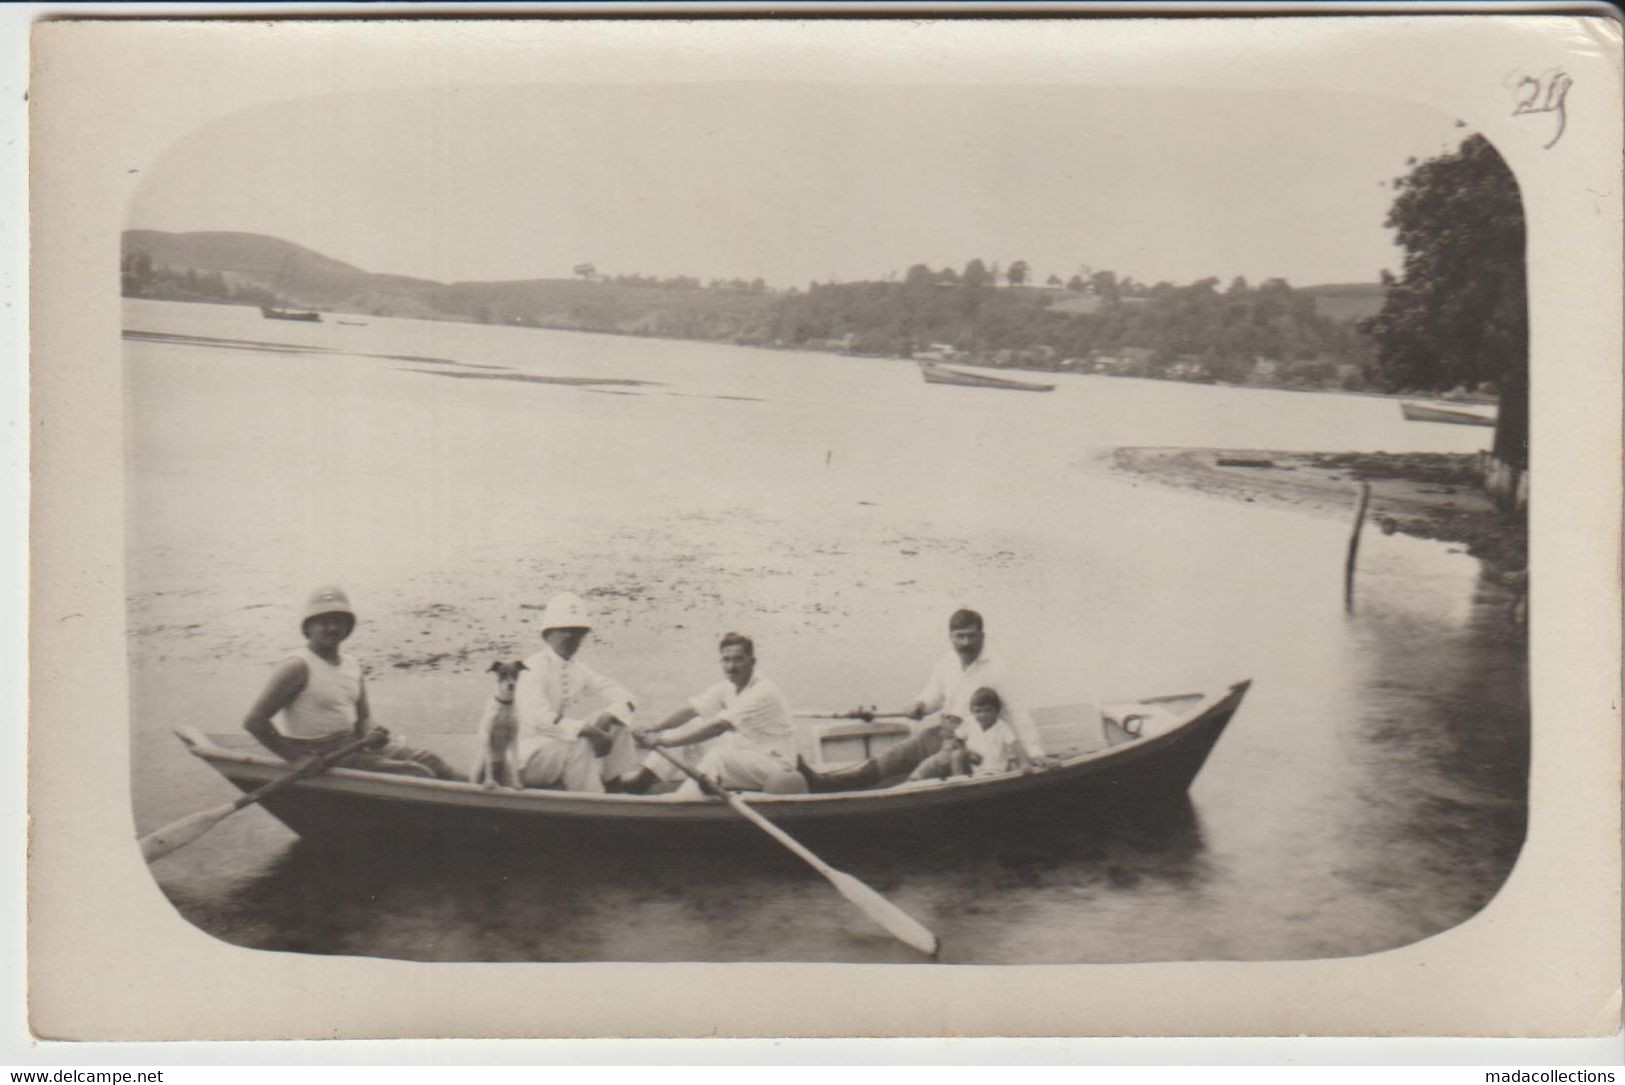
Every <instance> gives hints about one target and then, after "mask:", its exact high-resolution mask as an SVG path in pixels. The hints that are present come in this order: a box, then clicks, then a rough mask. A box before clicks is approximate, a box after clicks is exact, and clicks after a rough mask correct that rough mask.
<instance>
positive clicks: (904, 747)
mask: <svg viewBox="0 0 1625 1085" xmlns="http://www.w3.org/2000/svg"><path fill="white" fill-rule="evenodd" d="M986 639H987V638H986V634H985V632H984V630H983V627H982V616H981V615H980V614H978V613H977V612H976V611H974V610H965V609H961V610H956V611H954V613H953V614H952V616H950V617H949V619H948V642H949V645H950V647H949V650H948V651H947V652H946V653H945V654H944V655H943V656H942V658H940V659H939V660H937V665H936V666H935V667H934V668H932V671H931V677H930V678H929V679H927V680H926V683H925V688H924V689H922V690H921V691H920V695H919V697H918V698H917V699H916V700H915V702H914V704H913V706H912V707H910V708H908V709H906V710H904V711H901V712H862V713H860V712H854V713H852V715H853V716H856V717H859V718H864V717H869V718H872V717H873V716H877V715H880V716H909V717H912V718H913V719H916V720H922V719H924V718H925V717H926V716H929V715H931V714H932V713H935V712H942V713H944V714H947V715H954V716H959V717H960V718H962V719H968V718H969V717H970V716H971V715H972V712H971V707H970V696H971V694H972V693H973V692H975V691H976V690H977V689H978V688H980V687H983V686H986V687H987V688H989V689H991V690H994V691H995V692H997V693H998V695H999V698H1000V700H1001V701H1002V702H1003V708H1002V710H1001V712H1002V715H1003V716H1004V718H1005V719H1007V720H1008V721H1009V723H1010V726H1011V728H1012V730H1013V731H1014V733H1015V734H1016V736H1017V737H1018V738H1020V739H1021V743H1022V745H1023V746H1024V747H1025V749H1026V752H1027V754H1028V755H1029V756H1030V757H1032V758H1034V759H1041V758H1043V756H1044V744H1043V740H1042V739H1041V738H1040V737H1039V734H1038V727H1037V726H1036V725H1035V724H1034V723H1033V720H1032V716H1030V715H1029V714H1028V712H1027V708H1026V702H1025V700H1023V698H1021V697H1020V696H1019V694H1018V693H1017V691H1016V688H1015V683H1014V682H1012V681H1011V679H1010V677H1009V675H1008V674H1006V672H1005V669H1004V666H1003V665H1002V663H1001V662H1000V661H999V660H998V659H997V658H995V657H994V656H992V655H990V654H989V653H988V652H986V651H985V650H984V647H985V644H986ZM942 731H943V729H942V724H941V722H940V721H938V722H935V723H930V724H927V725H926V726H924V727H922V728H920V729H919V730H918V731H916V732H915V733H914V734H913V735H912V736H910V737H909V738H907V739H905V740H904V741H902V742H900V743H898V744H897V745H896V746H893V747H891V748H890V749H887V750H883V751H882V752H881V753H880V754H879V756H877V757H871V758H869V759H868V760H866V761H861V762H859V763H858V764H856V765H853V766H850V767H848V768H843V769H837V770H835V771H834V772H818V771H815V770H814V769H813V768H812V767H811V766H810V765H807V764H805V763H798V764H797V766H796V768H797V769H798V770H799V771H800V772H801V775H802V776H804V777H805V778H806V780H807V786H808V789H809V790H811V791H850V790H852V789H854V788H863V787H873V786H875V785H876V784H879V783H882V782H890V781H894V780H897V779H902V778H905V777H907V776H908V774H909V773H911V772H912V771H914V769H915V768H917V767H918V766H919V765H920V763H921V762H923V761H924V760H925V759H926V758H928V757H930V756H931V755H933V754H935V753H937V752H938V751H939V750H941V749H942V743H943V734H942Z"/></svg>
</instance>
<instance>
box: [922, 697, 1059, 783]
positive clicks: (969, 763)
mask: <svg viewBox="0 0 1625 1085" xmlns="http://www.w3.org/2000/svg"><path fill="white" fill-rule="evenodd" d="M1003 708H1004V705H1003V703H1002V702H1001V701H1000V700H999V695H998V693H996V692H995V691H994V690H991V689H989V688H988V687H986V686H983V687H982V688H980V689H978V690H977V691H976V692H975V693H973V694H971V697H970V710H971V716H972V717H974V719H975V721H976V725H975V726H973V727H968V728H967V727H965V726H964V722H965V721H964V720H962V719H960V718H959V717H958V716H943V718H942V723H943V728H944V731H943V744H942V749H940V750H938V751H937V752H936V753H934V754H932V755H931V756H930V757H928V758H926V759H925V760H924V761H922V762H920V765H919V767H918V768H916V769H915V770H914V772H913V773H912V774H911V775H910V776H909V779H910V780H946V779H948V778H949V777H951V776H997V775H998V774H1000V773H1004V772H1009V771H1011V770H1012V769H1021V770H1022V771H1024V772H1025V771H1026V770H1028V769H1030V768H1032V767H1033V761H1032V758H1031V757H1030V756H1028V754H1027V748H1026V747H1025V746H1023V745H1022V744H1021V739H1020V738H1018V737H1017V736H1016V732H1015V728H1013V727H1011V726H1010V722H1009V721H1008V720H1005V719H1001V718H1000V713H1001V712H1002V710H1003Z"/></svg>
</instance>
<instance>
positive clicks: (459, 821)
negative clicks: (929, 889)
mask: <svg viewBox="0 0 1625 1085" xmlns="http://www.w3.org/2000/svg"><path fill="white" fill-rule="evenodd" d="M1249 684H1250V683H1249V682H1239V683H1237V684H1236V685H1234V686H1231V687H1229V688H1228V689H1224V690H1222V691H1219V692H1217V693H1212V694H1200V693H1190V694H1180V695H1176V696H1171V697H1152V698H1148V699H1145V700H1140V701H1132V702H1126V703H1122V704H1114V705H1110V706H1106V707H1104V708H1096V707H1094V706H1087V705H1071V706H1062V707H1057V708H1040V709H1035V710H1034V712H1033V718H1034V722H1035V723H1037V725H1038V726H1039V728H1040V730H1041V731H1042V732H1043V737H1044V741H1045V743H1046V746H1047V747H1048V748H1049V749H1050V750H1051V751H1052V752H1054V753H1056V754H1057V755H1059V756H1060V758H1061V760H1060V762H1059V763H1058V764H1056V765H1053V766H1049V767H1045V768H1042V769H1039V770H1036V771H1033V772H1030V773H1021V772H1011V773H1005V774H1002V775H997V776H987V777H979V778H974V779H972V778H968V777H961V778H956V779H953V780H949V781H944V782H931V783H916V784H904V785H901V786H893V787H882V788H873V789H869V790H863V791H849V792H839V793H832V794H817V795H812V794H791V795H769V794H752V795H749V796H747V798H748V801H749V803H750V804H751V807H752V808H753V809H755V810H757V811H759V812H760V813H761V814H762V815H763V816H765V817H767V818H768V819H769V820H771V821H772V822H774V823H775V824H777V825H779V826H780V827H782V828H783V829H785V830H786V831H788V832H790V833H793V834H795V835H796V836H797V837H798V838H799V837H802V836H803V835H805V838H806V839H808V840H826V841H847V842H857V843H860V844H861V843H865V842H867V843H873V842H874V841H875V840H876V839H877V838H878V839H882V840H886V841H890V840H893V839H903V838H905V837H909V836H913V835H915V834H917V833H919V832H925V833H937V832H942V831H944V830H946V831H950V832H951V831H955V830H975V829H978V828H980V829H984V830H985V829H987V828H988V827H989V826H999V827H1009V826H1017V825H1020V824H1022V823H1023V821H1024V820H1025V821H1027V822H1028V823H1030V821H1031V819H1034V818H1040V819H1044V820H1045V822H1046V823H1047V824H1053V823H1054V821H1055V818H1056V817H1057V816H1066V815H1068V814H1071V813H1075V812H1077V811H1080V810H1091V809H1094V810H1098V809H1101V808H1110V807H1121V808H1127V809H1145V808H1147V807H1149V806H1151V805H1153V804H1155V803H1157V802H1159V801H1168V800H1174V799H1178V798H1180V797H1182V796H1184V794H1185V792H1186V790H1187V789H1188V788H1189V787H1190V784H1191V781H1192V780H1193V779H1194V778H1195V776H1196V774H1197V773H1198V772H1199V771H1200V770H1201V768H1202V765H1203V763H1204V762H1205V761H1206V760H1207V757H1208V753H1209V751H1211V750H1212V749H1213V744H1214V743H1215V742H1217V741H1218V739H1219V736H1220V734H1221V733H1223V731H1224V729H1225V726H1226V725H1227V724H1228V723H1229V722H1230V718H1231V717H1232V716H1233V715H1234V714H1235V712H1236V709H1237V707H1238V706H1239V705H1240V704H1241V700H1242V698H1243V696H1245V694H1246V692H1247V688H1248V686H1249ZM907 732H908V728H907V725H905V724H900V723H888V722H886V721H881V720H876V721H872V722H864V721H857V720H852V721H829V722H823V723H820V724H817V725H815V726H813V727H811V728H809V729H808V731H807V733H806V734H804V735H803V736H802V744H803V748H804V752H805V753H808V754H810V755H811V757H810V759H811V760H815V761H816V762H817V763H820V764H822V765H823V766H824V767H831V766H833V765H836V764H840V763H842V762H850V761H852V760H856V759H858V758H861V757H863V756H867V755H869V754H872V753H875V752H878V751H879V750H880V749H882V748H883V747H884V746H885V745H886V744H888V743H891V742H896V741H900V740H901V739H902V737H903V736H904V735H906V734H907ZM176 733H177V735H179V737H180V738H181V740H182V741H183V742H184V743H185V744H186V746H187V748H188V749H189V750H190V751H191V752H192V753H193V754H194V755H195V756H197V757H198V758H200V759H201V760H203V761H204V762H206V763H207V764H208V765H209V766H210V767H211V768H213V769H214V770H215V771H217V772H219V773H220V774H221V775H222V776H224V777H225V778H226V779H227V780H229V781H230V782H231V783H232V784H234V785H235V786H236V787H238V788H239V789H241V790H242V791H244V792H248V791H252V790H253V789H255V788H257V787H259V786H261V785H263V784H266V783H269V782H270V781H272V780H276V779H279V778H281V777H282V776H284V775H285V774H286V773H287V771H288V770H287V765H286V764H284V763H283V762H281V761H279V760H277V759H276V758H274V757H270V756H268V755H267V754H266V753H264V751H263V750H261V749H260V747H259V746H258V745H256V744H254V743H253V741H252V740H251V739H249V738H248V737H247V736H245V735H242V734H236V735H229V736H206V735H204V734H202V733H201V732H198V731H195V730H193V729H190V728H180V729H177V731H176ZM457 737H458V738H459V739H460V740H461V741H462V742H463V743H465V744H471V743H472V741H473V739H472V736H457ZM430 738H431V736H423V735H418V734H414V735H413V736H412V740H413V742H414V743H419V744H423V745H437V746H439V745H440V744H439V743H436V742H431V741H429V739H430ZM440 748H441V750H442V752H444V753H448V754H450V755H451V756H453V757H456V756H457V755H456V754H455V753H454V752H452V751H451V750H450V749H449V748H446V747H444V746H441V747H440ZM469 748H470V749H471V746H469ZM464 752H465V753H466V752H467V751H466V750H465V751H464ZM465 761H466V758H465ZM454 763H462V762H454ZM263 805H264V807H265V808H266V809H267V810H268V811H270V813H271V814H272V815H274V816H275V817H277V818H278V819H280V820H281V821H282V822H283V823H284V824H285V825H287V826H288V827H289V828H290V829H292V830H293V831H294V832H296V833H298V834H300V835H301V836H304V837H308V838H328V839H333V838H357V837H372V838H375V839H378V838H381V839H387V840H391V841H393V842H395V843H397V844H406V845H408V846H411V847H419V846H429V845H433V844H437V843H450V842H453V841H456V842H460V843H462V844H465V845H466V844H467V843H468V842H470V841H472V842H474V843H480V842H485V843H489V844H501V843H511V844H517V845H520V846H523V847H526V848H530V847H536V848H544V847H547V846H548V845H549V844H553V845H563V846H564V847H566V848H567V849H573V848H574V847H576V846H577V845H579V844H580V843H581V842H582V841H583V840H584V839H585V838H588V837H592V838H602V837H606V836H607V837H614V838H617V839H620V840H623V841H632V842H635V843H640V844H652V845H656V846H660V847H666V846H671V845H673V844H678V843H681V842H684V841H691V842H694V843H697V844H701V845H705V846H712V845H715V844H718V843H721V842H723V841H724V840H726V841H730V842H732V841H738V842H750V841H756V842H758V843H759V842H761V841H762V840H766V837H765V836H762V835H761V834H760V833H758V831H757V830H756V829H755V828H753V827H752V826H751V825H749V824H748V823H747V822H745V820H744V819H743V818H741V817H740V816H739V815H738V814H737V813H736V812H734V811H733V810H731V809H730V808H729V807H728V806H727V805H726V804H724V803H723V802H721V801H719V800H717V799H714V798H706V799H702V800H693V799H676V798H673V797H670V796H665V795H653V796H641V795H639V796H634V795H587V794H580V793H574V792H564V791H542V790H526V791H514V790H506V789H497V790H487V789H484V788H481V787H479V786H476V785H474V784H467V783H452V782H446V781H440V780H425V779H418V778H413V777H405V776H389V775H384V774H381V773H374V772H363V771H358V770H354V769H344V768H338V769H332V770H330V771H328V772H326V773H324V774H322V775H319V776H315V777H311V778H309V779H305V780H301V781H298V782H297V783H295V784H293V785H292V786H291V787H288V788H287V789H286V790H283V791H281V792H280V793H278V794H275V795H272V796H269V797H267V798H266V799H265V800H264V803H263Z"/></svg>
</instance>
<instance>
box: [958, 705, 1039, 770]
mask: <svg viewBox="0 0 1625 1085" xmlns="http://www.w3.org/2000/svg"><path fill="white" fill-rule="evenodd" d="M959 733H960V734H961V735H963V736H964V739H965V749H966V750H968V751H970V752H971V753H974V754H978V755H979V756H980V757H981V758H982V761H981V764H979V765H977V766H976V768H974V769H973V770H972V771H971V775H972V776H996V775H998V774H999V773H1001V772H1009V771H1010V768H1011V766H1012V764H1013V762H1014V761H1015V756H1016V755H1015V744H1016V743H1017V742H1018V741H1020V740H1019V739H1017V738H1016V732H1015V729H1014V728H1012V727H1011V726H1010V724H1008V723H1006V722H1005V721H1004V720H1002V719H1000V720H995V721H994V722H993V726H992V727H989V728H988V729H987V730H985V731H984V730H982V725H981V724H979V723H977V722H976V721H975V720H974V719H968V720H966V721H965V722H964V723H962V724H960V727H959ZM1022 745H1024V746H1025V745H1026V743H1022ZM1030 752H1031V751H1029V753H1030Z"/></svg>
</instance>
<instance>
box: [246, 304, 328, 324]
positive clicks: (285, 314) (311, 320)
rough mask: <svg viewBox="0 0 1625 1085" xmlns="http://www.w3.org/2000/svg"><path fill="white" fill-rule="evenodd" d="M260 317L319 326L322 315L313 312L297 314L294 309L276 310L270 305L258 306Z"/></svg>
mask: <svg viewBox="0 0 1625 1085" xmlns="http://www.w3.org/2000/svg"><path fill="white" fill-rule="evenodd" d="M260 316H262V317H264V318H265V319H266V320H302V321H304V322H305V323H307V324H320V323H321V322H322V314H320V313H313V312H299V311H297V310H294V309H278V308H276V307H275V306H271V305H261V306H260Z"/></svg>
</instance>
